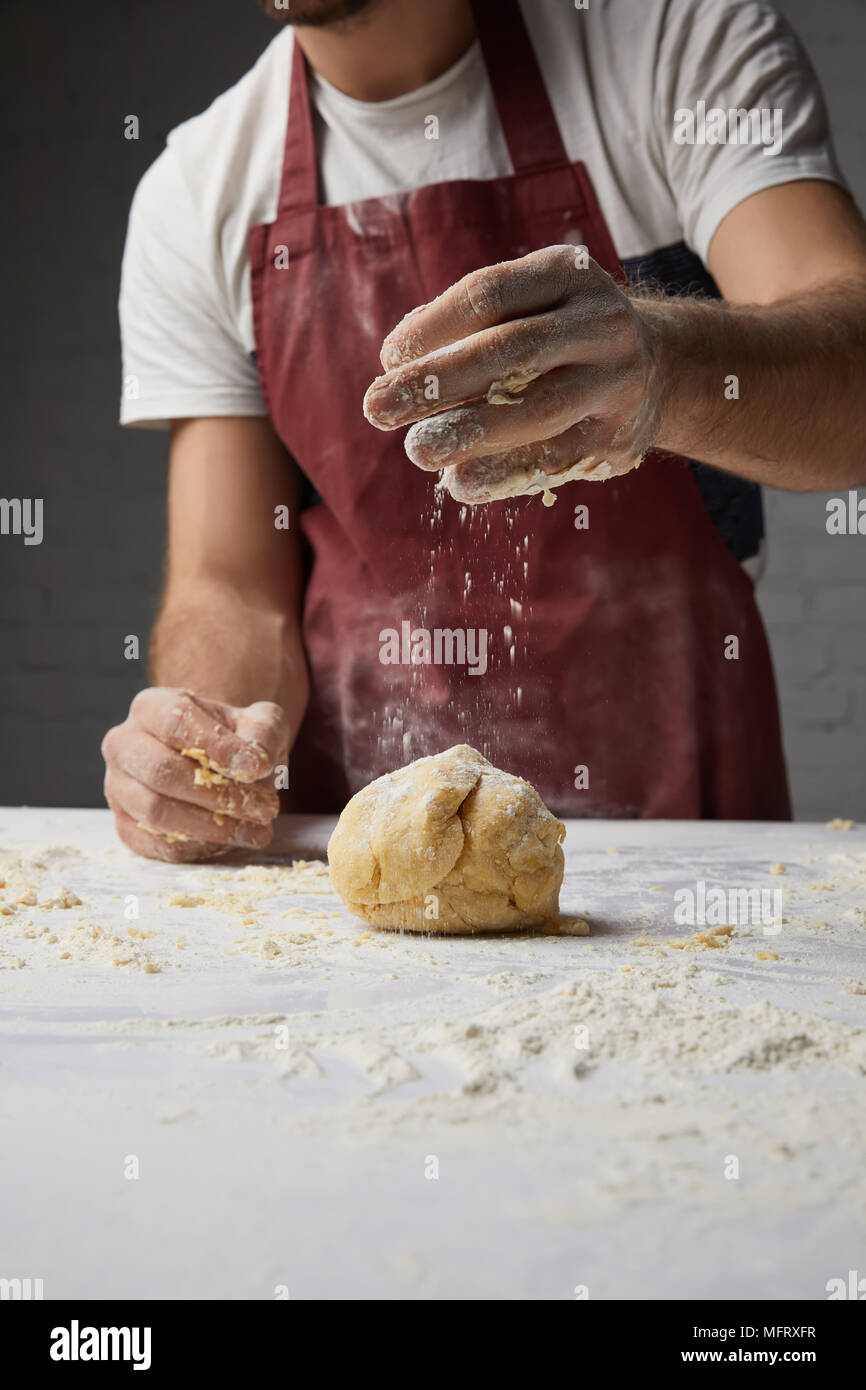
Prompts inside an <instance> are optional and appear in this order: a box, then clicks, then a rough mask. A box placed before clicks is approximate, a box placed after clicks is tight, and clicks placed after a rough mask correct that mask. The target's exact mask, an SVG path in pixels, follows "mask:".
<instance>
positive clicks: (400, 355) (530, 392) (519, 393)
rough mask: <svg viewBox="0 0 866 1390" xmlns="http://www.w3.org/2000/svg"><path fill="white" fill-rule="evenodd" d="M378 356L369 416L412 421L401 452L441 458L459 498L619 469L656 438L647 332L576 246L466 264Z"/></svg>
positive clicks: (385, 424)
mask: <svg viewBox="0 0 866 1390" xmlns="http://www.w3.org/2000/svg"><path fill="white" fill-rule="evenodd" d="M381 357H382V365H383V367H385V369H386V374H385V375H384V376H382V377H378V378H377V379H376V381H374V382H373V384H372V386H371V387H370V389H369V391H368V392H367V395H366V398H365V401H364V410H365V413H366V415H367V418H368V419H369V420H370V421H371V423H372V424H374V425H376V426H377V427H378V428H379V429H384V430H392V429H399V428H401V427H402V426H405V425H411V426H412V428H411V429H410V430H409V433H408V434H407V436H406V453H407V454H408V455H409V458H410V459H411V460H412V462H413V463H415V464H417V465H418V467H419V468H424V469H429V470H433V471H435V470H437V469H441V468H445V467H446V466H447V467H448V469H449V472H448V474H447V475H446V483H447V486H448V490H449V492H450V493H451V495H452V496H453V497H454V498H455V499H456V500H457V501H460V502H470V503H471V502H484V501H489V500H491V499H492V498H494V497H502V496H508V495H511V494H514V493H518V492H523V491H526V490H532V491H539V490H540V489H541V487H543V486H547V485H553V486H555V485H556V484H557V483H559V482H564V481H566V478H565V477H557V476H556V475H559V474H567V475H568V478H569V479H571V478H576V477H583V478H591V479H593V478H594V479H602V478H609V477H611V476H613V475H616V474H621V473H627V472H628V471H629V470H630V469H632V468H634V467H636V466H637V464H638V463H639V462H640V458H641V455H642V453H643V452H644V451H645V450H646V449H647V448H648V447H649V445H650V443H651V440H652V432H653V426H654V406H653V381H654V372H653V361H652V347H651V339H650V336H649V334H648V333H646V332H645V330H644V328H643V324H642V320H641V318H640V317H639V316H638V313H637V312H636V310H635V308H634V306H633V305H632V303H631V302H630V301H629V299H628V298H627V296H626V295H625V294H624V293H623V291H622V290H621V289H620V288H619V286H618V285H617V284H616V283H615V282H614V280H613V279H612V278H611V277H610V276H609V275H608V274H607V273H606V272H605V271H603V270H602V269H601V267H600V266H599V265H597V264H596V262H595V261H593V260H592V259H591V258H588V257H586V254H585V252H583V251H582V250H580V249H578V248H576V247H574V246H550V247H547V248H545V250H543V251H535V252H533V253H532V255H529V256H524V257H523V258H522V259H521V260H517V261H505V262H503V264H501V265H495V266H489V267H486V268H485V269H483V270H477V271H474V272H473V273H472V274H471V275H467V276H465V277H464V279H462V280H460V281H458V283H457V284H456V285H453V286H452V287H451V289H449V290H446V292H445V294H443V295H441V296H440V297H439V299H436V300H434V301H433V303H432V304H426V305H423V306H422V307H421V308H420V309H416V310H414V311H413V312H412V313H411V314H409V315H407V317H406V318H405V319H403V321H402V323H400V324H398V325H397V327H396V328H395V329H394V331H393V332H392V333H390V334H389V335H388V337H387V338H386V339H385V342H384V345H383V347H382V354H381ZM544 480H547V481H544Z"/></svg>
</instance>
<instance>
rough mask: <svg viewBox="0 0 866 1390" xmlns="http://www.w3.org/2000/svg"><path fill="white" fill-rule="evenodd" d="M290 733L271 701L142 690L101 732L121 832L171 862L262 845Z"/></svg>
mask: <svg viewBox="0 0 866 1390" xmlns="http://www.w3.org/2000/svg"><path fill="white" fill-rule="evenodd" d="M288 742H289V728H288V724H287V721H286V718H285V716H284V714H283V712H282V710H281V708H280V706H279V705H275V704H272V703H270V702H269V701H260V702H258V703H256V704H253V705H247V706H246V707H245V708H237V707H236V706H234V705H226V704H221V703H220V702H219V701H217V700H206V699H204V698H203V697H202V696H200V695H194V694H193V693H192V691H189V690H175V689H169V688H161V687H153V688H151V689H149V690H142V691H140V692H139V694H138V695H136V697H135V699H134V700H133V702H132V704H131V705H130V709H129V714H128V716H127V718H126V720H125V721H124V723H123V724H118V725H116V726H115V728H113V729H109V731H108V733H107V734H106V735H105V738H104V739H103V741H102V754H103V757H104V758H105V763H106V775H105V796H106V799H107V801H108V804H109V805H110V807H111V809H112V811H113V812H114V818H115V822H116V825H117V833H118V834H119V836H120V838H121V840H123V842H124V844H125V845H127V846H128V847H129V848H130V849H131V850H134V851H135V853H136V854H141V855H144V856H145V857H146V858H148V859H167V860H170V861H171V862H173V863H177V862H186V861H191V860H198V859H212V858H215V857H217V856H218V855H221V854H226V853H227V852H228V851H229V850H230V849H263V848H264V846H265V845H267V844H269V843H270V840H271V836H272V834H273V821H274V817H275V816H276V814H277V812H278V810H279V799H278V797H277V793H276V791H275V789H274V769H275V768H276V767H279V766H282V765H284V764H285V763H286V761H287V757H288ZM183 749H186V750H189V751H190V753H192V752H193V750H195V753H196V755H197V756H189V755H188V756H184V755H183V753H182V751H181V750H183ZM204 759H206V760H207V766H208V768H209V769H210V772H211V773H213V772H216V777H215V778H213V777H212V776H210V775H209V772H208V771H207V770H205V767H204ZM196 774H198V776H197V775H196ZM223 779H225V780H223ZM208 783H210V785H207V784H208Z"/></svg>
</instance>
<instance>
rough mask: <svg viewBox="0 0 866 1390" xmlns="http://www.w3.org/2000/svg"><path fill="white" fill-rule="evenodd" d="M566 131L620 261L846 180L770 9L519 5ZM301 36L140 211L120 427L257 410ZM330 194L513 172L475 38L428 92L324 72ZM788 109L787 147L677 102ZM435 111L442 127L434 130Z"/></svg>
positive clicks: (147, 194) (182, 157) (195, 130)
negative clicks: (771, 197)
mask: <svg viewBox="0 0 866 1390" xmlns="http://www.w3.org/2000/svg"><path fill="white" fill-rule="evenodd" d="M522 9H523V13H524V17H525V19H526V23H527V26H528V29H529V32H530V36H531V38H532V42H533V46H534V48H535V51H536V53H537V55H538V59H539V62H540V65H541V69H542V72H543V75H544V78H545V82H546V84H547V90H548V93H549V95H550V99H551V103H552V105H553V108H554V111H555V114H556V118H557V121H558V123H559V127H560V130H561V132H562V136H563V140H564V143H565V146H566V149H567V151H568V155H569V157H570V158H571V159H572V160H578V159H580V160H582V161H583V162H584V164H585V165H586V166H587V169H588V172H589V175H590V178H591V179H592V182H593V184H594V187H595V191H596V194H597V196H598V200H599V203H600V205H601V209H602V212H603V214H604V216H605V218H606V220H607V223H608V227H609V229H610V232H611V235H612V238H613V241H614V244H615V246H616V248H617V251H618V252H619V255H620V258H621V259H623V260H625V259H627V258H632V257H639V256H647V255H650V254H651V253H652V252H654V251H656V250H658V249H660V248H664V247H668V246H671V245H675V244H676V243H679V242H682V241H685V243H686V245H687V246H688V247H690V248H692V249H693V250H694V251H695V252H696V253H697V254H698V256H700V257H701V258H702V259H703V260H704V261H705V260H706V254H707V248H708V246H709V244H710V241H711V239H712V236H713V234H714V232H715V230H716V228H717V227H718V225H719V223H720V222H721V221H722V219H723V218H724V217H725V215H726V214H727V213H728V212H730V210H731V209H732V208H733V207H734V206H735V205H736V204H737V203H739V202H741V201H742V200H743V199H744V198H746V197H748V196H749V195H750V194H753V193H756V192H758V191H760V190H761V189H764V188H768V187H771V186H772V185H774V184H780V183H786V182H789V181H791V180H794V179H802V178H812V179H815V178H818V179H829V180H832V181H834V182H838V183H844V180H843V179H842V176H841V174H840V172H839V169H838V167H837V164H836V160H835V156H834V153H833V148H832V143H831V139H830V135H829V129H828V122H827V116H826V112H825V108H824V103H823V99H822V96H821V92H820V89H819V87H818V83H817V80H816V78H815V75H814V73H813V71H812V69H811V67H810V65H809V62H808V59H807V58H806V57H805V55H804V53H803V51H802V49H801V47H800V45H799V43H798V42H797V40H796V38H795V37H794V35H793V34H792V33H791V31H790V29H789V28H788V26H787V24H786V23H785V21H784V20H783V19H782V18H781V17H780V16H779V15H778V14H777V13H776V11H775V10H774V9H773V8H772V5H770V4H769V3H767V2H766V0H591V4H590V8H589V9H588V10H577V9H576V8H575V6H574V5H573V4H572V3H571V0H523V3H522ZM293 41H294V39H293V34H292V31H291V29H290V28H284V29H281V30H280V32H279V33H278V34H277V35H276V37H275V38H274V39H273V41H272V42H271V43H270V44H269V45H268V47H267V48H266V49H265V51H264V53H262V55H261V57H260V58H259V60H258V62H257V63H256V64H255V66H254V67H253V68H252V69H251V71H250V72H248V73H247V74H246V75H245V76H244V77H243V78H241V80H240V82H238V83H237V84H236V85H235V86H234V87H232V88H231V89H230V90H229V91H227V92H225V93H224V94H223V95H222V96H220V97H218V98H217V100H216V101H215V102H214V103H213V104H212V105H211V106H210V107H209V108H208V109H207V111H205V112H203V113H202V114H201V115H199V116H196V117H194V118H193V119H192V120H189V121H186V122H184V124H183V125H180V126H178V127H177V129H176V130H174V131H172V133H171V135H170V136H169V138H168V143H167V146H166V149H165V150H164V151H163V153H162V154H161V155H160V156H159V158H158V159H157V160H156V162H155V163H154V164H153V165H152V166H151V167H150V169H149V170H148V171H147V173H146V174H145V175H144V177H143V178H142V180H141V182H140V184H139V186H138V189H137V191H136V194H135V198H134V201H133V205H132V210H131V214H130V220H129V231H128V235H127V242H126V249H125V253H124V259H123V274H122V284H121V293H120V319H121V334H122V342H123V371H124V386H123V394H122V403H121V420H122V421H123V423H124V424H147V425H165V424H167V423H168V422H169V421H170V420H172V419H179V418H184V417H190V416H207V415H211V416H216V415H263V414H265V413H266V412H265V407H264V403H263V401H262V396H261V391H260V388H259V382H258V376H257V372H256V367H255V362H254V360H253V358H252V357H251V353H252V352H253V349H254V337H253V320H252V304H251V298H250V275H249V233H250V228H251V227H254V226H255V225H257V224H258V223H260V222H270V221H272V220H273V218H274V216H275V213H276V205H277V195H278V191H279V180H280V171H281V164H282V152H283V144H284V139H285V131H286V119H287V115H288V101H289V77H290V71H291V57H292V44H293ZM310 88H311V93H310V94H311V99H312V101H313V103H314V107H315V133H316V148H317V152H318V157H319V173H320V187H321V196H322V197H323V199H324V201H325V202H327V203H331V204H345V203H351V202H353V201H355V200H360V199H363V198H368V197H376V196H380V195H384V194H387V193H392V192H395V191H398V190H402V189H407V188H413V187H418V186H420V185H423V184H429V183H438V182H441V181H448V180H452V179H490V178H495V177H498V176H500V175H503V174H507V173H509V172H511V162H510V160H509V156H508V151H507V148H506V145H505V141H504V138H503V135H502V132H501V129H500V126H499V122H498V119H497V116H496V112H495V108H494V105H493V98H492V94H491V91H490V86H489V83H488V81H487V75H486V70H485V67H484V62H483V59H482V56H481V51H480V48H479V45H478V44H477V43H475V44H474V45H473V46H472V47H471V48H470V49H469V50H468V52H467V53H465V54H464V55H463V57H462V58H460V60H459V61H458V62H457V63H455V64H454V66H453V67H451V68H449V69H448V71H447V72H445V73H443V74H442V75H441V76H440V77H438V78H437V79H436V81H435V82H431V83H429V84H427V85H426V86H424V87H422V88H419V89H418V90H417V91H414V92H410V93H409V94H408V95H406V96H402V97H397V98H396V99H394V100H392V101H382V102H360V101H355V100H354V99H352V98H351V97H347V96H345V95H344V94H343V93H341V92H339V91H337V90H336V89H335V88H334V87H332V86H331V85H330V84H329V83H327V82H325V81H324V80H322V79H321V78H319V77H316V78H314V79H313V81H312V82H311V84H310ZM699 102H704V103H705V105H706V108H707V109H709V108H713V107H719V108H721V109H723V110H727V109H729V108H765V109H767V110H768V111H773V110H774V109H779V110H780V111H781V113H782V115H781V119H782V132H783V138H782V147H781V149H780V150H779V152H777V153H774V154H767V153H765V152H764V149H763V148H762V146H761V145H759V144H745V143H718V144H709V143H697V142H695V143H691V144H690V143H678V142H677V140H676V139H675V138H674V131H675V129H676V128H677V123H678V121H679V120H680V118H679V117H678V116H677V114H676V113H677V112H678V111H681V110H683V109H691V110H697V107H698V103H699ZM430 115H435V116H436V117H437V118H438V122H439V138H438V139H435V140H431V139H429V138H427V136H426V130H427V127H426V125H425V118H426V117H428V116H430Z"/></svg>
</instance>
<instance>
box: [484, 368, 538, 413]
mask: <svg viewBox="0 0 866 1390" xmlns="http://www.w3.org/2000/svg"><path fill="white" fill-rule="evenodd" d="M540 376H541V372H532V371H529V372H514V373H513V375H511V376H505V377H503V378H502V380H501V381H492V382H491V383H490V389H489V390H488V392H487V404H488V405H522V404H523V401H522V400H521V399H520V397H521V393H522V392H523V391H525V390H526V388H527V386H528V385H529V383H530V382H531V381H535V380H536V378H537V377H540Z"/></svg>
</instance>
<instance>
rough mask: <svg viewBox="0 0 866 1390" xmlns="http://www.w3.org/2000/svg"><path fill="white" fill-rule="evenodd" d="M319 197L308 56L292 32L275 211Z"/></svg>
mask: <svg viewBox="0 0 866 1390" xmlns="http://www.w3.org/2000/svg"><path fill="white" fill-rule="evenodd" d="M318 201H319V176H318V172H317V168H316V138H315V136H314V134H313V112H312V107H311V104H310V93H309V88H308V85H307V60H306V58H305V57H304V51H303V49H302V48H301V45H300V44H299V43H298V40H297V36H296V35H294V34H293V35H292V80H291V84H290V86H289V119H288V121H287V123H286V143H285V148H284V150H283V172H282V176H281V179H280V197H279V202H278V203H277V215H278V216H280V217H282V216H283V215H284V214H285V213H287V212H295V211H298V210H299V209H301V208H311V207H315V206H316V204H317V203H318Z"/></svg>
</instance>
